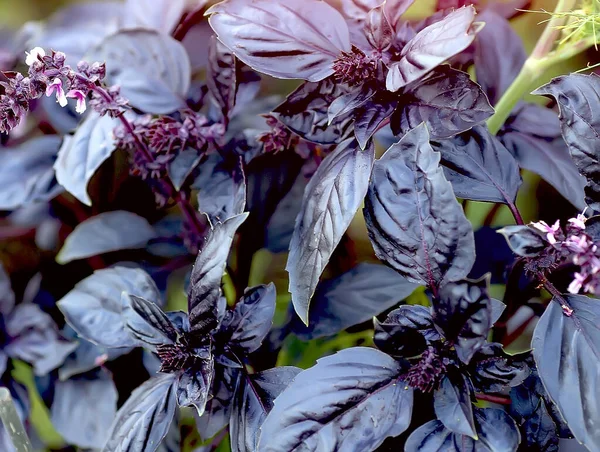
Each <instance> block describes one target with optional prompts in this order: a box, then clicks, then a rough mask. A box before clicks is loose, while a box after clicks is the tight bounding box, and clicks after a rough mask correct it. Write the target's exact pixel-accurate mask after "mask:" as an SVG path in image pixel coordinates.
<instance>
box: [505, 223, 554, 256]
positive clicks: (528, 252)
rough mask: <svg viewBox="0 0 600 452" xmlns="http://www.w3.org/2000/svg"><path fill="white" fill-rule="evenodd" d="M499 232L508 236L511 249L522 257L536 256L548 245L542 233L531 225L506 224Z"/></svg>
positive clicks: (507, 239)
mask: <svg viewBox="0 0 600 452" xmlns="http://www.w3.org/2000/svg"><path fill="white" fill-rule="evenodd" d="M498 232H499V233H500V234H502V235H503V236H504V238H506V241H507V242H508V245H509V246H510V249H511V250H513V252H514V253H515V254H516V255H518V256H522V257H535V256H537V255H539V254H540V253H541V252H542V251H543V250H544V249H545V248H546V246H547V245H548V243H547V242H546V240H545V239H544V237H543V236H542V234H540V233H539V232H538V231H537V230H535V229H534V228H532V227H530V226H524V225H515V226H505V227H503V228H502V229H498Z"/></svg>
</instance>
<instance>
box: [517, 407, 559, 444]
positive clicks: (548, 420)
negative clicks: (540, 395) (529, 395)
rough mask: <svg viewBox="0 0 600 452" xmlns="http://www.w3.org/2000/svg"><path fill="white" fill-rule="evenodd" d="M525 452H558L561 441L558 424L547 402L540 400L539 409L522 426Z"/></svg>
mask: <svg viewBox="0 0 600 452" xmlns="http://www.w3.org/2000/svg"><path fill="white" fill-rule="evenodd" d="M521 431H522V432H523V433H522V434H523V439H524V440H525V443H524V447H525V448H526V449H525V450H543V451H546V452H558V451H559V450H560V449H559V440H558V436H557V434H556V424H555V423H554V420H553V419H552V416H551V415H550V413H549V411H548V408H547V406H546V402H545V401H544V400H540V401H539V403H538V406H537V408H536V409H535V410H534V412H533V413H532V414H531V416H529V417H528V418H527V419H526V420H525V421H524V422H523V424H522V425H521Z"/></svg>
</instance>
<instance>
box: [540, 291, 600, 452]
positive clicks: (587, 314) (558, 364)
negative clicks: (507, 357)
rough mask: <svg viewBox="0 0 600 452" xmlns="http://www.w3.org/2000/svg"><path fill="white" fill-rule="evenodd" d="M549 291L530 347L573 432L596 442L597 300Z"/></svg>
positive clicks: (594, 445)
mask: <svg viewBox="0 0 600 452" xmlns="http://www.w3.org/2000/svg"><path fill="white" fill-rule="evenodd" d="M563 297H564V300H565V301H566V303H568V308H569V309H572V311H568V312H569V314H567V313H566V312H565V310H564V309H563V307H562V306H561V305H564V302H563V301H562V300H561V299H559V298H557V297H555V298H554V299H553V301H552V302H551V303H550V305H549V306H548V307H547V308H546V311H545V312H544V314H543V315H542V317H541V318H540V321H539V322H538V324H537V326H536V328H535V331H534V333H533V339H532V342H531V347H532V348H533V357H534V358H535V362H536V364H537V368H538V372H539V376H540V378H541V380H542V382H543V383H544V387H545V388H546V391H547V392H548V395H549V396H550V398H551V399H552V401H553V402H554V403H555V404H556V405H557V406H558V409H559V411H560V414H561V415H562V417H563V418H564V419H565V420H566V421H567V424H568V425H569V428H570V429H571V431H572V432H573V435H575V438H576V439H577V440H578V441H579V442H580V443H582V444H583V445H584V446H586V447H587V448H588V449H590V450H595V449H598V448H600V430H599V429H598V428H597V424H596V420H597V419H598V413H600V399H598V397H597V392H598V387H600V305H598V303H597V300H595V299H591V298H587V297H584V296H581V295H563Z"/></svg>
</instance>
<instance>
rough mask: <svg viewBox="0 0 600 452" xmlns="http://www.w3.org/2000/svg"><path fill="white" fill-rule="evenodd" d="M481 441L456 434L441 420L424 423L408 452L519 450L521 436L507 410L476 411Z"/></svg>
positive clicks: (487, 409) (495, 451)
mask: <svg viewBox="0 0 600 452" xmlns="http://www.w3.org/2000/svg"><path fill="white" fill-rule="evenodd" d="M475 424H476V425H475V426H476V428H477V437H478V439H477V440H474V439H473V438H470V437H468V436H465V435H460V434H458V433H453V432H451V431H450V430H448V429H447V428H446V427H444V424H442V422H440V421H438V420H434V421H429V422H427V423H426V424H423V425H422V426H420V427H419V428H418V429H416V430H415V431H414V432H412V433H411V435H410V436H409V437H408V439H407V440H406V444H405V446H404V450H405V451H406V452H416V451H426V452H437V451H439V452H442V451H455V452H459V451H474V452H498V451H507V452H508V451H515V450H517V447H518V446H519V443H520V442H521V435H520V433H519V430H518V429H517V426H516V424H515V421H514V420H513V419H512V418H511V417H510V416H509V415H508V414H506V413H505V412H504V411H502V410H496V409H493V408H484V409H476V410H475Z"/></svg>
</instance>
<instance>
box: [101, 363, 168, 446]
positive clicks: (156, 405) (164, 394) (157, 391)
mask: <svg viewBox="0 0 600 452" xmlns="http://www.w3.org/2000/svg"><path fill="white" fill-rule="evenodd" d="M176 383H177V380H176V379H175V376H174V375H173V374H162V375H160V376H158V377H153V378H151V379H150V380H148V381H146V382H145V383H144V384H143V385H141V386H140V387H139V388H137V389H136V390H134V391H133V392H132V393H131V396H130V397H129V399H128V400H127V402H125V404H124V405H123V406H122V407H121V408H120V409H119V411H118V412H117V416H116V418H115V419H114V421H113V423H112V426H111V429H110V433H109V435H108V437H109V440H108V442H107V443H106V444H105V445H104V448H103V449H102V451H103V452H117V451H125V450H126V451H129V452H154V451H155V450H156V449H158V447H159V445H160V443H161V441H162V440H163V438H164V437H165V436H166V435H167V432H168V431H169V427H170V426H171V422H172V421H173V418H174V417H175V410H176V409H177V401H176V399H175V389H176V387H177V384H176Z"/></svg>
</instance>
